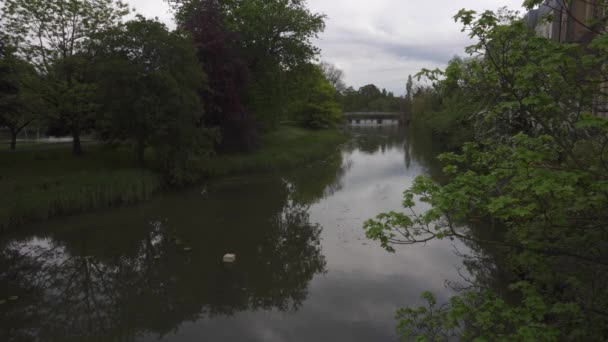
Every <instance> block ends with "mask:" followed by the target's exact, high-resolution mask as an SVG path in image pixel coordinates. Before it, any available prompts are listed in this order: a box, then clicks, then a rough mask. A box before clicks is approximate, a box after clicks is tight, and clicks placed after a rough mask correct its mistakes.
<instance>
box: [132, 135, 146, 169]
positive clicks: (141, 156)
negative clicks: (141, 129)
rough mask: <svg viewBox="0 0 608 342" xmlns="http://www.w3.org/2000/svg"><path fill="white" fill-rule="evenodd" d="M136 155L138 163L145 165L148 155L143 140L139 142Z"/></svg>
mask: <svg viewBox="0 0 608 342" xmlns="http://www.w3.org/2000/svg"><path fill="white" fill-rule="evenodd" d="M135 153H136V154H137V162H138V163H139V165H144V155H145V153H146V143H145V142H144V141H143V140H142V139H138V140H137V146H136V147H135Z"/></svg>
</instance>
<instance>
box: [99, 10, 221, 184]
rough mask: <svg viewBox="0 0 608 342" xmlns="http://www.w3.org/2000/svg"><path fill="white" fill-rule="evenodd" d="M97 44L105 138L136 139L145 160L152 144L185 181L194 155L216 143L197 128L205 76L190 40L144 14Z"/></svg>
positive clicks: (102, 36)
mask: <svg viewBox="0 0 608 342" xmlns="http://www.w3.org/2000/svg"><path fill="white" fill-rule="evenodd" d="M93 49H95V51H96V56H97V58H98V60H97V61H96V62H97V63H96V67H97V68H99V71H98V72H97V77H96V78H97V84H98V87H99V93H100V96H101V100H100V101H99V102H100V103H102V104H103V108H102V109H103V111H102V112H103V113H104V116H105V118H104V119H102V120H101V122H100V123H99V124H98V125H99V126H103V125H104V123H105V127H98V128H97V129H98V131H99V132H100V133H101V135H102V137H103V138H105V139H106V140H110V141H113V142H120V141H132V142H133V145H134V146H135V151H136V156H137V160H139V161H140V162H143V160H144V153H145V150H146V148H147V147H152V148H153V149H154V151H155V154H156V156H157V157H158V159H159V162H160V166H161V167H162V169H163V170H164V172H165V173H166V174H167V175H169V176H170V177H171V178H172V181H173V182H181V181H184V179H181V178H183V177H184V176H185V175H184V172H185V169H186V168H187V163H188V160H189V159H191V158H192V157H194V156H197V155H199V154H200V153H202V152H204V151H205V150H208V149H209V148H208V147H209V145H210V142H208V141H205V137H206V136H209V134H205V133H206V132H205V131H203V130H202V129H201V128H197V125H198V124H199V123H200V122H201V120H202V109H201V108H200V107H199V105H200V102H199V97H198V91H199V89H201V88H202V86H203V79H204V75H203V72H202V70H201V69H200V65H199V63H198V60H197V59H196V55H195V51H194V49H193V48H192V43H191V41H190V39H188V38H187V37H183V36H181V35H179V34H178V33H172V32H169V31H168V30H167V28H166V27H165V26H164V25H163V24H161V23H159V22H157V21H153V20H146V19H144V18H143V17H138V18H137V19H136V20H133V21H129V22H127V23H125V24H124V25H120V26H118V27H116V28H113V29H111V30H109V31H107V32H103V33H102V34H100V36H99V38H98V39H96V41H95V43H94V47H93ZM205 146H208V147H207V148H205Z"/></svg>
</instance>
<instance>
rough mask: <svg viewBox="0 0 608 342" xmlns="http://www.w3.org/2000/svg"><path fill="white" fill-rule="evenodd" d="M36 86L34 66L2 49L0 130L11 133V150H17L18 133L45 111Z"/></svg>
mask: <svg viewBox="0 0 608 342" xmlns="http://www.w3.org/2000/svg"><path fill="white" fill-rule="evenodd" d="M37 84H38V76H37V75H36V71H35V70H34V67H33V66H32V65H31V64H29V63H27V62H26V61H23V60H21V59H19V58H18V57H16V56H15V54H14V52H13V51H11V50H10V49H9V48H7V47H4V48H3V49H2V51H1V52H0V127H2V126H4V127H6V128H8V129H9V131H10V133H11V141H10V148H11V150H15V149H16V147H17V136H18V135H19V133H20V132H21V131H22V130H23V129H25V128H26V127H27V126H29V125H30V124H32V123H33V122H35V121H37V120H39V119H40V116H41V113H42V112H43V111H44V109H43V108H44V107H43V105H42V104H41V98H40V97H39V96H38V95H37V93H36V90H37V88H38V87H37Z"/></svg>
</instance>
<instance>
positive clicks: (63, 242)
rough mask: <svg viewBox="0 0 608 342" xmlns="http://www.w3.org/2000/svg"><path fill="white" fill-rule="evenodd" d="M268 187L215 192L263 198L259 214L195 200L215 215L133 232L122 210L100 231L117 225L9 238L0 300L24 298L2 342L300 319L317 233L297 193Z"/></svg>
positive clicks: (313, 270) (4, 319) (2, 318)
mask: <svg viewBox="0 0 608 342" xmlns="http://www.w3.org/2000/svg"><path fill="white" fill-rule="evenodd" d="M237 185H238V186H237ZM268 185H269V183H268V182H262V183H261V184H247V185H245V184H238V183H232V184H220V185H217V188H216V189H215V190H214V191H222V192H226V191H227V192H231V191H242V190H244V191H245V192H246V193H247V194H250V196H259V197H260V201H258V202H257V203H258V205H257V206H256V208H246V207H244V206H245V205H251V204H252V203H251V202H250V201H249V202H248V203H239V202H242V201H243V199H236V198H235V200H234V201H233V206H232V207H231V208H226V209H224V208H220V207H216V206H214V203H213V202H214V201H210V200H202V201H201V200H200V198H199V200H198V201H196V202H197V203H198V204H199V205H205V204H207V205H210V206H211V207H213V209H212V210H202V211H201V210H199V212H200V213H201V214H197V212H196V211H190V210H189V208H187V209H186V211H181V210H179V208H174V212H173V213H172V215H169V216H168V217H167V218H163V219H160V218H159V219H155V220H152V221H150V222H148V223H147V224H145V225H144V227H141V229H135V232H134V231H132V230H130V229H129V230H126V229H124V228H122V227H121V228H119V227H115V225H116V224H123V223H124V221H121V218H122V215H123V214H125V213H124V212H123V211H124V209H123V210H122V211H121V212H119V213H114V212H108V213H107V216H109V218H107V217H106V219H104V222H103V223H108V222H114V227H112V226H104V225H103V224H95V223H88V225H89V226H92V227H91V228H85V229H86V230H87V231H88V232H87V233H86V234H82V232H81V233H76V234H73V233H72V232H60V233H58V234H54V235H51V236H48V237H44V238H39V237H35V238H32V237H27V238H21V239H12V240H9V241H6V242H5V243H4V245H3V247H2V254H1V261H0V267H1V270H2V272H1V273H0V277H1V280H2V282H1V284H2V285H0V293H2V294H10V295H11V296H18V297H19V298H18V299H17V300H15V301H9V302H8V303H6V304H4V305H3V306H2V308H1V309H2V311H1V314H0V326H2V327H10V328H9V329H5V328H3V329H2V331H1V333H0V340H2V341H18V340H30V339H32V340H33V339H35V337H37V338H39V339H40V340H58V341H59V340H62V341H65V340H70V339H72V340H78V341H81V340H95V339H97V338H98V339H100V340H103V339H104V338H116V339H120V340H131V339H134V338H135V337H136V336H138V335H140V334H142V333H154V334H156V335H157V336H159V337H162V336H164V335H166V334H168V333H170V332H172V331H175V330H176V329H177V328H178V327H179V325H180V324H181V323H182V322H184V321H194V320H199V319H211V318H213V317H216V316H230V315H234V314H235V313H237V312H242V311H257V310H270V309H275V310H280V311H292V312H293V311H296V310H298V308H300V307H301V305H302V302H303V301H304V300H305V299H306V297H307V288H308V283H309V282H310V280H311V279H312V278H313V276H314V275H315V274H322V273H324V272H325V259H324V256H323V254H322V249H321V245H320V240H319V237H320V232H321V227H320V226H319V225H318V224H312V223H310V218H309V214H308V207H307V205H306V204H301V203H297V202H295V201H293V200H292V195H293V193H294V190H293V189H295V186H294V185H293V184H291V183H287V182H285V181H283V182H272V185H273V186H274V188H273V189H272V190H273V191H269V192H264V191H263V189H262V188H261V187H262V186H263V187H266V186H268ZM237 187H238V188H239V189H236V188H237ZM245 197H247V196H245ZM254 211H255V214H254ZM213 213H215V215H213ZM246 213H249V214H252V215H247V216H248V217H249V220H248V224H247V226H242V222H238V224H240V225H241V226H240V227H237V226H236V224H235V222H233V221H234V220H233V219H232V218H234V217H238V216H239V215H246ZM182 215H184V216H182ZM208 215H213V216H215V217H213V216H212V217H209V216H208ZM185 217H187V219H186V218H185ZM86 218H87V216H84V217H82V218H81V219H83V220H86ZM186 221H188V222H189V226H187V227H184V226H183V225H184V224H186ZM62 222H63V223H64V224H65V223H68V224H75V223H77V222H80V220H79V219H70V220H64V221H62ZM83 223H84V222H83ZM220 225H221V226H222V227H219V226H220ZM128 226H136V224H134V222H133V221H131V222H129V223H128ZM205 226H207V228H205ZM211 227H218V228H217V229H222V230H223V234H220V235H221V236H220V237H217V239H216V237H214V239H215V240H213V241H212V240H211V235H213V234H210V233H209V232H205V231H206V230H208V229H210V228H211ZM45 228H46V229H49V231H53V230H52V228H58V227H57V225H51V226H49V227H45ZM125 228H126V227H125ZM207 239H208V240H207ZM123 240H128V242H126V241H123ZM205 241H208V243H207V242H205ZM190 248H192V250H188V249H190ZM225 252H234V253H236V254H237V255H238V257H239V259H238V263H237V264H236V265H235V266H234V267H227V266H225V265H223V264H222V263H221V256H222V255H223V253H225Z"/></svg>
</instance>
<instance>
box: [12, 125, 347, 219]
mask: <svg viewBox="0 0 608 342" xmlns="http://www.w3.org/2000/svg"><path fill="white" fill-rule="evenodd" d="M346 139H347V135H346V134H345V133H341V132H339V131H335V130H322V131H310V130H305V129H301V128H296V127H290V126H285V127H281V128H280V129H279V130H277V131H275V132H272V133H270V134H268V135H266V136H264V137H263V138H262V144H261V146H260V148H259V149H258V150H257V151H256V152H254V153H251V154H243V155H229V156H218V157H216V158H213V159H211V160H209V161H208V162H206V163H205V164H204V165H202V166H201V170H200V172H201V176H202V177H219V176H224V175H236V174H240V173H253V172H263V171H269V170H276V169H285V168H290V167H295V166H298V165H301V164H305V163H308V162H310V161H313V160H315V159H319V158H322V157H324V156H325V155H327V153H328V152H329V151H332V150H333V149H335V147H336V146H337V145H339V144H340V143H342V142H344V141H346ZM86 152H87V153H86V154H85V156H84V157H82V158H74V157H72V156H71V153H70V146H69V145H66V144H59V145H53V146H45V147H41V148H36V149H30V148H28V149H25V150H23V151H17V152H6V151H2V150H0V165H2V172H1V174H0V193H1V194H2V196H0V227H4V228H10V227H15V226H19V225H21V224H24V223H28V222H32V221H39V220H44V219H48V218H50V217H55V216H61V215H68V214H74V213H79V212H84V211H87V210H91V209H96V208H104V207H110V206H115V205H121V204H129V203H133V202H137V201H141V200H145V199H147V198H149V197H150V196H151V195H152V194H154V193H156V192H158V191H160V190H161V189H163V188H164V187H165V186H166V185H165V183H164V182H163V179H162V177H161V176H160V175H159V174H158V173H156V172H154V171H153V170H150V169H145V168H142V167H139V166H138V165H137V164H136V163H135V162H134V160H133V156H132V154H131V153H130V152H129V151H128V150H126V149H108V148H104V147H103V146H98V145H89V146H87V148H86Z"/></svg>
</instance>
